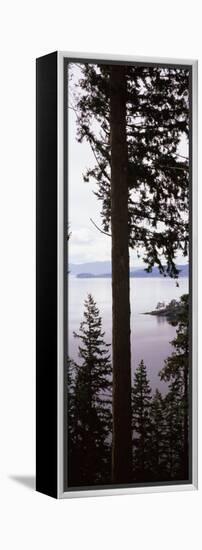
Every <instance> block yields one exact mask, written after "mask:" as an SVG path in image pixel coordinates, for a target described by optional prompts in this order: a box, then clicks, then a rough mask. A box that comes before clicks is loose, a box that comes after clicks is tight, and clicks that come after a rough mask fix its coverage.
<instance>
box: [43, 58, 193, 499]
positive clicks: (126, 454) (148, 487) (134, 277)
mask: <svg viewBox="0 0 202 550" xmlns="http://www.w3.org/2000/svg"><path fill="white" fill-rule="evenodd" d="M36 97H37V125H36V135H37V170H36V172H37V367H36V373H37V379H36V399H37V401H36V410H37V413H36V427H37V432H36V488H37V490H38V491H41V492H43V493H46V494H48V495H51V496H54V497H59V498H61V497H74V496H87V495H88V496H90V495H104V494H118V493H119V494H120V493H140V492H148V491H156V492H157V491H162V490H174V489H175V490H182V489H194V488H197V61H192V60H178V59H161V58H159V59H152V58H138V57H134V58H132V57H123V56H106V55H97V54H96V55H92V54H73V53H71V54H70V53H66V52H54V53H52V54H49V55H47V56H44V57H41V58H39V59H37V93H36Z"/></svg>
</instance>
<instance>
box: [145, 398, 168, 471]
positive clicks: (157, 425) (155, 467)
mask: <svg viewBox="0 0 202 550" xmlns="http://www.w3.org/2000/svg"><path fill="white" fill-rule="evenodd" d="M167 439H168V429H167V418H166V400H165V398H163V397H162V394H161V392H160V391H159V390H158V389H156V392H155V394H154V396H153V399H152V402H151V439H150V467H151V475H152V479H151V481H163V480H164V481H165V480H168V478H169V475H168V444H167Z"/></svg>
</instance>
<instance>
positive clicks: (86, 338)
mask: <svg viewBox="0 0 202 550" xmlns="http://www.w3.org/2000/svg"><path fill="white" fill-rule="evenodd" d="M84 305H85V310H84V320H83V321H82V322H81V325H80V331H79V332H78V333H76V332H75V333H74V336H75V338H78V340H79V357H80V359H81V362H80V363H76V362H74V369H75V377H74V390H73V394H74V395H73V400H74V403H73V415H72V417H71V407H72V402H71V384H70V422H72V427H73V429H72V427H70V437H71V438H72V441H73V447H74V448H73V451H74V463H72V471H70V470H69V485H95V484H99V483H102V484H104V483H107V482H109V481H110V464H111V364H110V354H109V349H108V345H107V344H105V342H104V332H103V331H102V320H101V317H100V315H99V310H98V308H97V306H96V303H95V301H94V299H93V297H92V296H91V294H89V295H88V298H87V300H85V302H84ZM71 430H72V431H73V433H72V431H71ZM74 442H75V445H74Z"/></svg>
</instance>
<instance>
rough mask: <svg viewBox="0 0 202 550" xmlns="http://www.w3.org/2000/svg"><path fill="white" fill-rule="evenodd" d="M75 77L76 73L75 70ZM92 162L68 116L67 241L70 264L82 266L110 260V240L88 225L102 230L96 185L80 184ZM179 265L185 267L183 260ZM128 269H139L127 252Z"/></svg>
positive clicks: (183, 150)
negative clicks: (95, 192)
mask: <svg viewBox="0 0 202 550" xmlns="http://www.w3.org/2000/svg"><path fill="white" fill-rule="evenodd" d="M76 72H77V74H78V69H76ZM179 152H180V153H181V154H184V155H187V144H186V143H185V142H184V143H182V145H181V148H180V151H179ZM94 164H95V158H94V156H93V153H92V151H91V147H90V145H89V144H88V143H87V142H86V141H83V142H82V143H78V142H77V140H76V114H75V112H74V111H73V110H72V109H69V112H68V220H69V225H70V231H71V238H70V240H69V263H76V264H79V263H84V262H93V261H105V260H110V257H111V238H110V237H108V236H106V235H103V234H102V233H100V232H99V231H98V230H97V229H96V228H95V227H94V226H93V224H92V223H91V221H90V218H92V219H93V220H94V222H95V223H96V224H97V225H98V226H99V227H101V216H100V209H101V202H100V201H99V200H98V198H97V197H96V196H95V195H94V193H93V190H94V191H96V190H97V185H96V184H95V183H94V184H93V183H92V181H91V182H89V183H85V182H84V181H83V173H84V172H85V170H86V168H89V167H90V166H92V167H93V166H94ZM177 261H178V262H181V263H186V259H185V258H183V257H182V256H181V257H180V256H179V258H177ZM130 263H131V266H133V267H135V266H141V265H143V262H142V260H141V258H137V255H136V253H135V252H134V251H130Z"/></svg>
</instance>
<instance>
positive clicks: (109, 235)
mask: <svg viewBox="0 0 202 550" xmlns="http://www.w3.org/2000/svg"><path fill="white" fill-rule="evenodd" d="M90 221H91V223H92V224H93V225H94V226H95V227H96V229H98V231H100V233H103V235H107V237H111V233H107V232H106V231H103V229H100V227H98V225H97V224H96V223H95V222H94V221H93V220H92V218H90Z"/></svg>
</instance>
